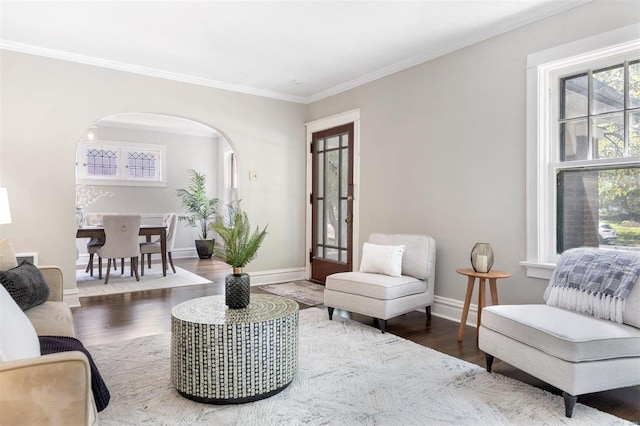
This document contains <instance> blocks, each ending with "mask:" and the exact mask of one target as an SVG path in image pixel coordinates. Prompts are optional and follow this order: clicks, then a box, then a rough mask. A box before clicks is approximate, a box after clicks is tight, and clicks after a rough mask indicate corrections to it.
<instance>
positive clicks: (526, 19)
mask: <svg viewBox="0 0 640 426" xmlns="http://www.w3.org/2000/svg"><path fill="white" fill-rule="evenodd" d="M591 1H592V0H566V1H553V2H549V3H547V4H545V5H543V6H541V7H538V8H536V9H535V10H534V11H529V12H522V13H520V14H517V15H515V16H512V17H510V18H508V19H505V20H503V21H501V22H498V23H497V24H495V25H492V26H490V27H487V28H485V29H483V30H481V31H478V32H476V33H475V34H474V35H473V36H472V37H466V38H462V39H459V40H457V41H454V42H453V43H451V44H449V45H447V46H445V47H442V48H439V49H432V50H428V51H426V52H424V53H422V54H420V55H416V56H414V57H412V58H409V59H407V60H405V61H401V62H398V63H396V64H393V65H390V66H388V67H385V68H381V69H379V70H377V71H374V72H372V73H369V74H366V75H363V76H361V77H358V78H355V79H353V80H350V81H347V82H345V83H342V84H339V85H337V86H334V87H332V88H329V89H326V90H323V91H320V92H318V93H316V94H313V95H311V96H307V97H303V96H294V95H289V94H286V93H280V92H273V91H270V90H264V89H258V88H255V87H248V86H242V85H238V84H231V83H225V82H222V81H217V80H210V79H206V78H202V77H196V76H192V75H187V74H181V73H175V72H171V71H164V70H159V69H155V68H149V67H143V66H139V65H134V64H128V63H124V62H118V61H112V60H106V59H101V58H97V57H93V56H87V55H79V54H75V53H70V52H65V51H61V50H56V49H48V48H44V47H39V46H34V45H29V44H24V43H17V42H12V41H8V40H0V49H5V50H11V51H14V52H20V53H28V54H31V55H37V56H44V57H48V58H54V59H60V60H63V61H70V62H77V63H81V64H85V65H93V66H97V67H102V68H110V69H113V70H118V71H124V72H130V73H134V74H139V75H145V76H150V77H157V78H163V79H167V80H173V81H179V82H182V83H188V84H195V85H199V86H205V87H211V88H215V89H221V90H228V91H231V92H238V93H244V94H247V95H254V96H260V97H265V98H271V99H276V100H281V101H287V102H294V103H301V104H310V103H313V102H317V101H319V100H322V99H325V98H328V97H330V96H334V95H337V94H339V93H342V92H345V91H347V90H351V89H354V88H356V87H358V86H362V85H364V84H367V83H370V82H372V81H375V80H378V79H381V78H383V77H387V76H389V75H391V74H395V73H397V72H399V71H403V70H406V69H408V68H411V67H414V66H416V65H420V64H422V63H424V62H427V61H430V60H432V59H435V58H437V57H440V56H443V55H446V54H448V53H451V52H454V51H456V50H459V49H462V48H464V47H468V46H471V45H473V44H476V43H479V42H481V41H484V40H487V39H489V38H491V37H495V36H497V35H500V34H504V33H506V32H508V31H511V30H514V29H516V28H520V27H523V26H525V25H528V24H531V23H533V22H536V21H539V20H542V19H545V18H548V17H550V16H553V15H556V14H559V13H562V12H565V11H567V10H570V9H573V8H575V7H578V6H581V5H583V4H586V3H589V2H591Z"/></svg>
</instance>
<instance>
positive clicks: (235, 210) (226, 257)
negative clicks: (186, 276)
mask: <svg viewBox="0 0 640 426" xmlns="http://www.w3.org/2000/svg"><path fill="white" fill-rule="evenodd" d="M227 211H228V214H217V215H216V218H215V220H214V221H213V222H212V223H211V225H210V227H211V229H212V230H213V231H215V232H216V233H217V234H218V236H219V237H220V238H219V239H220V241H221V242H220V243H218V244H215V246H214V248H213V254H215V256H216V257H217V258H219V259H221V260H222V261H224V262H225V263H227V264H229V265H231V266H232V267H233V273H231V274H229V275H227V276H226V277H225V303H226V304H227V306H228V307H229V308H232V309H241V308H245V307H246V306H247V305H249V297H250V296H249V294H250V284H251V283H250V280H249V274H246V273H244V272H242V268H244V267H245V266H246V265H247V264H248V263H249V262H251V261H252V260H253V259H255V257H256V256H257V254H258V249H259V248H260V245H261V244H262V242H263V241H264V238H265V237H266V236H267V227H266V226H265V227H264V229H263V230H262V231H261V230H260V228H259V227H256V228H255V230H253V231H252V230H251V225H250V224H249V218H248V217H247V213H246V212H244V211H243V210H242V209H241V208H240V202H239V201H237V202H235V203H232V204H229V206H228V210H227Z"/></svg>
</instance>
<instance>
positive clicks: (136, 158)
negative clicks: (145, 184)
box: [127, 151, 156, 178]
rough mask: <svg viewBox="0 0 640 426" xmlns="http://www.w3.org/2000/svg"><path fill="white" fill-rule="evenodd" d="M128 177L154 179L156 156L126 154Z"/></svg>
mask: <svg viewBox="0 0 640 426" xmlns="http://www.w3.org/2000/svg"><path fill="white" fill-rule="evenodd" d="M127 159H128V166H129V177H139V178H154V177H155V176H156V154H154V153H151V152H135V151H131V152H129V153H128V154H127Z"/></svg>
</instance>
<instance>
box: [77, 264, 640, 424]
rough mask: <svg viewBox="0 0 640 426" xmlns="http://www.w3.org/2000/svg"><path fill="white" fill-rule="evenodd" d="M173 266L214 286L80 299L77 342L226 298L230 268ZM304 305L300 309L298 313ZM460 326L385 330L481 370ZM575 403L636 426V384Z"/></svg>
mask: <svg viewBox="0 0 640 426" xmlns="http://www.w3.org/2000/svg"><path fill="white" fill-rule="evenodd" d="M175 264H176V265H177V266H180V267H181V268H183V269H186V270H188V271H191V272H193V273H195V274H198V275H200V276H203V277H206V278H208V279H210V280H211V281H213V284H206V285H197V286H190V287H180V288H173V289H163V290H150V291H144V292H137V293H126V294H119V295H107V296H100V297H92V298H83V299H81V303H82V306H81V307H79V308H73V312H74V317H75V321H76V327H77V330H78V335H79V338H80V339H81V340H82V341H83V342H84V344H85V345H87V346H90V345H96V344H101V343H109V342H113V341H118V340H124V339H131V338H135V337H140V336H147V335H152V334H158V333H164V332H167V331H170V330H171V308H172V307H173V306H175V305H177V304H178V303H181V302H183V301H185V300H189V299H194V298H197V297H203V296H209V295H221V294H224V276H225V275H226V274H227V273H229V272H230V268H229V267H228V266H226V265H224V264H222V263H220V262H215V261H211V260H200V259H176V261H175ZM170 273H171V272H169V274H170ZM251 291H252V293H264V291H263V290H261V289H260V287H252V289H251ZM308 307H309V306H307V305H303V304H301V305H300V308H301V309H306V308H308ZM339 314H341V315H345V316H347V315H349V314H348V313H346V312H340V313H339ZM350 317H351V318H352V319H353V320H356V321H360V322H362V323H365V324H369V325H372V326H373V325H374V322H373V320H372V319H371V318H368V317H364V316H361V315H357V314H353V315H351V316H350ZM458 325H459V324H458V323H457V322H453V321H449V320H446V319H443V318H438V317H436V316H433V318H432V319H431V320H430V321H427V320H426V315H425V314H424V313H420V312H411V313H408V314H406V315H402V316H400V317H398V318H394V319H392V320H389V322H388V323H387V332H389V333H392V334H395V335H397V336H400V337H403V338H405V339H408V340H411V341H413V342H416V343H418V344H420V345H423V346H427V347H430V348H432V349H435V350H437V351H440V352H443V353H446V354H448V355H451V356H454V357H457V358H460V359H463V360H465V361H468V362H472V363H474V364H477V365H480V366H482V367H484V354H483V353H482V351H480V350H479V349H478V347H477V344H476V338H475V328H472V327H467V329H466V330H465V335H464V340H463V341H462V342H458V341H457V333H458ZM493 371H494V372H495V373H496V374H503V375H505V376H509V377H512V378H514V379H517V380H521V381H523V382H526V383H529V384H531V385H533V386H536V387H538V388H542V389H545V390H548V391H550V392H553V393H555V394H560V392H559V391H558V390H557V389H555V388H553V387H551V386H549V385H547V384H546V383H544V382H541V381H539V380H537V379H536V378H534V377H531V376H529V375H528V374H525V373H523V372H521V371H519V370H517V369H515V368H513V367H511V366H510V365H508V364H506V363H504V362H501V361H500V360H498V359H496V361H495V363H494V366H493ZM578 402H580V403H582V404H585V405H588V406H591V407H594V408H597V409H598V410H601V411H605V412H607V413H610V414H613V415H615V416H618V417H621V418H624V419H626V420H629V421H631V422H634V423H636V424H640V386H635V387H630V388H625V389H615V390H611V391H606V392H598V393H593V394H587V395H581V396H580V397H579V399H578ZM558 410H564V406H558Z"/></svg>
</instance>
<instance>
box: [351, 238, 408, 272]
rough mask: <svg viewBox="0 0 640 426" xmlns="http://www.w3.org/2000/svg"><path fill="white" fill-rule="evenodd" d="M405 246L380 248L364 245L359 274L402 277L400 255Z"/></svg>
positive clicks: (379, 246) (373, 245)
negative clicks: (367, 273)
mask: <svg viewBox="0 0 640 426" xmlns="http://www.w3.org/2000/svg"><path fill="white" fill-rule="evenodd" d="M404 248H405V246H404V245H402V246H382V245H378V244H371V243H364V245H363V246H362V262H360V272H369V273H373V274H382V275H389V276H392V277H399V276H401V275H402V255H403V254H404Z"/></svg>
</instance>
